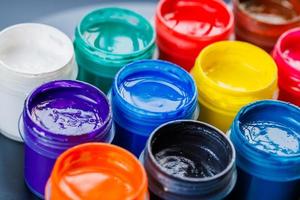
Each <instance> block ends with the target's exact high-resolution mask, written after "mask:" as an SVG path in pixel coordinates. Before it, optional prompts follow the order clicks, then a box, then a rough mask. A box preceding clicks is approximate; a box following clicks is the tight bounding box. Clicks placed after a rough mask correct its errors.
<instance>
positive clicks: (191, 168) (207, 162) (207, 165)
mask: <svg viewBox="0 0 300 200" xmlns="http://www.w3.org/2000/svg"><path fill="white" fill-rule="evenodd" d="M155 159H156V160H157V162H158V163H159V164H160V165H161V166H162V167H163V168H164V169H165V170H166V171H167V172H168V173H169V174H172V175H174V176H177V177H186V178H204V177H211V176H214V175H216V174H217V173H219V172H221V171H222V166H223V164H222V163H220V162H221V161H220V159H219V158H218V157H217V156H216V155H215V153H214V152H212V151H211V150H210V149H208V148H207V147H205V146H197V145H184V144H178V145H176V146H173V147H169V148H166V149H163V150H161V151H160V152H158V153H156V154H155Z"/></svg>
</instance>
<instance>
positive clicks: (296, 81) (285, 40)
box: [273, 28, 300, 106]
mask: <svg viewBox="0 0 300 200" xmlns="http://www.w3.org/2000/svg"><path fill="white" fill-rule="evenodd" d="M273 58H274V60H275V61H276V63H277V66H278V86H279V99H280V100H283V101H287V102H291V103H293V104H295V105H298V106H300V28H296V29H292V30H289V31H287V32H286V33H284V34H283V35H282V36H281V37H280V38H279V40H278V42H277V44H276V46H275V48H274V51H273Z"/></svg>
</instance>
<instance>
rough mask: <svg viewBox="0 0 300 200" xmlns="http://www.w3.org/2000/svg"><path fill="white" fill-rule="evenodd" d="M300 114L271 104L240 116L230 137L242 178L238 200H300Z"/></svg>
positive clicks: (258, 105) (260, 104)
mask: <svg viewBox="0 0 300 200" xmlns="http://www.w3.org/2000/svg"><path fill="white" fill-rule="evenodd" d="M299 114H300V109H299V107H296V106H293V105H292V104H287V103H284V102H280V101H270V100H266V101H258V102H255V103H253V104H250V105H248V106H246V107H244V108H243V109H242V110H241V111H240V112H239V114H238V115H237V117H236V119H235V120H234V122H233V125H232V128H231V134H230V138H231V140H232V142H233V143H234V145H235V148H236V151H237V167H238V176H239V180H238V183H237V185H236V188H235V189H234V192H233V194H234V195H235V198H237V199H246V200H248V199H253V198H255V199H259V200H262V199H275V200H280V199H297V198H296V197H299V190H298V189H297V188H299V183H300V173H299V172H300V169H299V164H300V134H299V133H300V132H299V131H300V124H299V116H300V115H299ZM279 188H282V189H279Z"/></svg>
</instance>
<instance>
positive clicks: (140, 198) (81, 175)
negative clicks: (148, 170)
mask: <svg viewBox="0 0 300 200" xmlns="http://www.w3.org/2000/svg"><path fill="white" fill-rule="evenodd" d="M146 180H147V178H146V174H145V172H144V169H143V168H142V166H141V164H140V163H139V162H138V160H137V159H136V158H134V156H133V155H131V154H130V153H129V152H127V151H125V150H123V149H121V148H119V147H117V146H113V145H106V144H99V143H98V144H97V143H90V144H87V145H80V146H77V147H75V148H73V149H70V150H68V151H67V152H66V153H64V154H62V156H60V158H58V161H57V162H56V164H55V166H54V170H53V172H52V175H51V177H50V182H51V187H52V189H51V190H48V191H47V192H46V193H47V195H46V196H47V198H46V199H55V197H58V195H59V194H60V193H61V192H63V193H64V194H63V195H61V196H60V198H61V199H87V200H93V199H99V198H101V199H110V200H119V199H124V200H131V199H136V200H144V199H145V198H146V196H147V182H146Z"/></svg>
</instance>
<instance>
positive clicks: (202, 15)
mask: <svg viewBox="0 0 300 200" xmlns="http://www.w3.org/2000/svg"><path fill="white" fill-rule="evenodd" d="M175 2H176V3H173V4H172V5H169V7H167V6H165V7H164V8H163V9H165V10H163V17H164V19H165V21H166V24H167V25H168V26H169V27H171V28H172V29H173V30H175V31H177V32H180V33H183V34H187V35H192V36H197V37H201V36H214V35H218V34H220V33H222V32H224V29H225V27H226V26H227V24H228V21H229V15H227V16H226V15H221V14H220V12H221V11H223V12H224V10H225V9H224V8H222V7H221V6H220V5H216V4H214V3H206V2H205V1H204V2H202V1H175Z"/></svg>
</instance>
